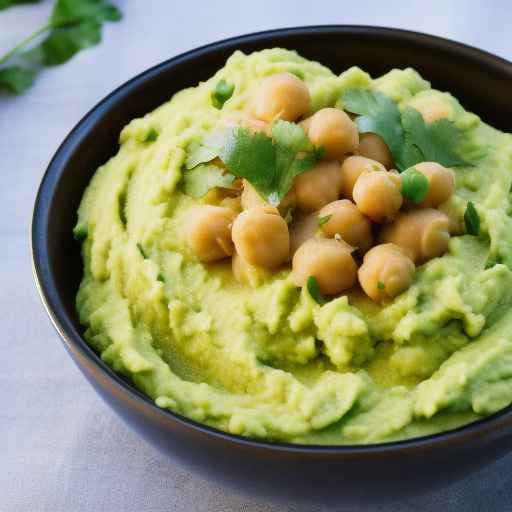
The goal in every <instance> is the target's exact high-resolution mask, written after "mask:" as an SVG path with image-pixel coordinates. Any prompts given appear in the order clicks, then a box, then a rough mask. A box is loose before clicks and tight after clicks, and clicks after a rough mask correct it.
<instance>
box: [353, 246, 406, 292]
mask: <svg viewBox="0 0 512 512" xmlns="http://www.w3.org/2000/svg"><path fill="white" fill-rule="evenodd" d="M414 272H415V266H414V263H413V262H412V260H411V258H409V257H408V256H407V255H406V254H405V253H404V251H403V250H402V249H401V248H400V247H398V245H395V244H381V245H376V246H375V247H373V248H372V249H370V250H369V251H368V252H367V253H366V254H365V256H364V260H363V264H362V265H361V267H360V268H359V271H358V273H357V275H358V277H359V284H360V285H361V288H362V289H363V290H364V292H365V293H366V295H368V297H370V298H371V299H372V300H374V301H375V302H382V301H385V300H389V299H392V298H394V297H396V296H397V295H399V294H400V293H402V292H403V291H405V290H407V288H409V286H411V283H412V279H413V277H414Z"/></svg>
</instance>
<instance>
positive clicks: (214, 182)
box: [183, 164, 235, 199]
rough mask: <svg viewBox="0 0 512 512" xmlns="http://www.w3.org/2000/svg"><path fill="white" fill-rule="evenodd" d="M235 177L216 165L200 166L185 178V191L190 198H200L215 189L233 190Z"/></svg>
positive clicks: (187, 172)
mask: <svg viewBox="0 0 512 512" xmlns="http://www.w3.org/2000/svg"><path fill="white" fill-rule="evenodd" d="M234 180H235V177H234V176H233V175H232V174H229V173H225V172H223V170H222V169H221V168H220V167H217V166H215V165H205V164H202V165H198V166H197V167H195V168H194V169H191V170H190V171H185V174H184V176H183V190H184V191H185V194H187V195H188V196H190V197H194V198H196V199H197V198H199V197H203V196H204V195H206V193H207V192H208V191H209V190H211V189H212V188H215V187H223V188H231V186H232V185H233V181H234Z"/></svg>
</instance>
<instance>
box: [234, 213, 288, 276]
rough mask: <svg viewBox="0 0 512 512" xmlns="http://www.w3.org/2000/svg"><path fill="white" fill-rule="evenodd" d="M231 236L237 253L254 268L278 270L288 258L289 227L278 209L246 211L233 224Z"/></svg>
mask: <svg viewBox="0 0 512 512" xmlns="http://www.w3.org/2000/svg"><path fill="white" fill-rule="evenodd" d="M232 237H233V242H234V244H235V248H236V251H237V253H238V254H239V255H240V256H241V257H242V258H243V259H244V260H246V261H247V262H248V263H249V264H251V265H255V266H258V267H264V268H275V267H278V266H279V265H281V264H282V263H284V262H285V261H286V260H287V259H288V254H289V251H290V236H289V234H288V226H287V224H286V222H285V221H284V219H283V218H282V217H281V216H280V215H279V212H278V211H277V209H276V208H272V207H264V206H263V207H262V206H257V207H254V208H249V209H248V210H245V211H243V212H242V213H241V214H240V215H238V217H237V218H236V219H235V222H234V223H233V228H232Z"/></svg>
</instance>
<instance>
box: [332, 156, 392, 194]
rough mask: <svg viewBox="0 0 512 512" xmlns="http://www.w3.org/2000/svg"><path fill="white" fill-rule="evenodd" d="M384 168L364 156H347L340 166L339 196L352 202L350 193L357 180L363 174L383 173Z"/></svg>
mask: <svg viewBox="0 0 512 512" xmlns="http://www.w3.org/2000/svg"><path fill="white" fill-rule="evenodd" d="M385 170H386V168H385V167H384V166H383V165H382V164H381V163H380V162H377V161H376V160H372V159H370V158H366V157H364V156H349V157H348V158H346V159H345V160H344V161H343V164H341V195H342V197H344V198H345V199H350V200H352V199H353V197H352V192H353V190H354V185H355V184H356V181H357V178H359V176H361V174H363V173H365V172H371V171H385Z"/></svg>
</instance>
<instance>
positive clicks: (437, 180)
mask: <svg viewBox="0 0 512 512" xmlns="http://www.w3.org/2000/svg"><path fill="white" fill-rule="evenodd" d="M414 168H415V169H416V170H418V171H420V172H421V173H422V174H424V175H425V176H426V177H427V179H428V193H427V197H426V198H425V199H424V200H423V201H422V202H421V203H420V204H419V205H417V206H418V207H419V208H437V207H438V206H439V205H440V204H442V203H444V202H445V201H448V199H450V197H451V196H452V194H453V192H454V190H455V176H454V174H453V171H452V170H451V169H447V168H446V167H443V166H442V165H440V164H438V163H436V162H421V163H420V164H416V165H415V166H414Z"/></svg>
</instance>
